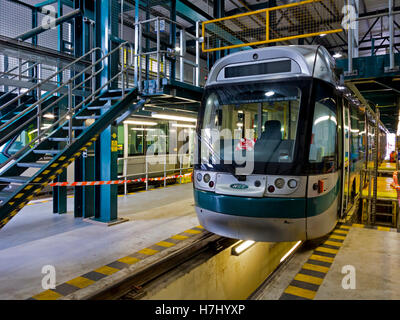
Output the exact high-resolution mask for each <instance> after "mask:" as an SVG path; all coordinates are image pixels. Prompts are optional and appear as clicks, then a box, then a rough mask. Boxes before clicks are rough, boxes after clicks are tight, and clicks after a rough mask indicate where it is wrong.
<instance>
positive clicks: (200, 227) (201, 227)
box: [195, 226, 204, 229]
mask: <svg viewBox="0 0 400 320" xmlns="http://www.w3.org/2000/svg"><path fill="white" fill-rule="evenodd" d="M195 228H199V229H204V227H203V226H196V227H195Z"/></svg>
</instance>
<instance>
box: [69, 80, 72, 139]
mask: <svg viewBox="0 0 400 320" xmlns="http://www.w3.org/2000/svg"><path fill="white" fill-rule="evenodd" d="M68 116H69V122H68V144H71V143H72V81H71V80H70V81H69V84H68Z"/></svg>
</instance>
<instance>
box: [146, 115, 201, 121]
mask: <svg viewBox="0 0 400 320" xmlns="http://www.w3.org/2000/svg"><path fill="white" fill-rule="evenodd" d="M151 116H152V118H157V119H164V120H175V121H188V122H197V119H196V118H189V117H181V116H172V115H169V114H161V113H152V114H151Z"/></svg>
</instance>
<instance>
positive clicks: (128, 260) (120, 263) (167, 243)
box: [29, 226, 205, 300]
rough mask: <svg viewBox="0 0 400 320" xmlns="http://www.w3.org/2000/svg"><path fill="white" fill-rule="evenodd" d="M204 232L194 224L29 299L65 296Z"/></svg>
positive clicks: (52, 298) (54, 298) (53, 298)
mask: <svg viewBox="0 0 400 320" xmlns="http://www.w3.org/2000/svg"><path fill="white" fill-rule="evenodd" d="M202 232H205V229H204V228H203V227H202V226H196V227H194V228H191V229H188V230H185V231H184V232H181V233H179V234H176V235H173V236H171V237H169V238H167V239H165V240H162V241H159V242H157V243H155V244H153V245H152V246H149V247H147V248H143V249H141V250H139V251H137V252H135V253H133V254H130V255H128V256H125V257H122V258H120V259H118V260H115V261H113V262H111V263H109V264H107V265H105V266H102V267H100V268H97V269H95V270H93V271H90V272H88V273H85V274H83V275H81V276H79V277H76V278H74V279H71V280H69V281H67V282H64V283H62V284H59V285H58V286H56V288H55V289H49V290H45V291H43V292H40V293H38V294H36V295H34V296H33V297H31V298H29V300H57V299H60V298H62V297H65V296H67V295H69V294H71V293H74V292H76V291H78V290H79V289H83V288H86V287H88V286H90V285H92V284H94V283H95V282H96V281H99V280H100V279H103V278H105V277H107V276H110V275H112V274H114V273H116V272H118V271H120V270H122V269H125V268H127V267H129V266H130V265H133V264H135V263H137V262H139V261H141V260H144V259H146V258H148V257H151V256H153V255H155V254H157V253H159V252H161V251H163V250H165V249H168V248H171V247H173V246H175V245H176V244H178V243H179V242H181V241H183V240H186V239H189V238H190V237H193V236H195V235H197V234H200V233H202Z"/></svg>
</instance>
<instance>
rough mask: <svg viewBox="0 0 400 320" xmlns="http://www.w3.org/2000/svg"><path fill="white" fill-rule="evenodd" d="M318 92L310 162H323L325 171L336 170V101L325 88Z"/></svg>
mask: <svg viewBox="0 0 400 320" xmlns="http://www.w3.org/2000/svg"><path fill="white" fill-rule="evenodd" d="M318 91H319V92H317V96H316V103H315V109H314V119H313V127H312V136H311V146H310V154H309V161H310V163H315V164H317V163H322V164H323V168H324V169H325V171H327V172H330V171H332V170H334V166H335V163H336V127H337V118H336V102H335V100H334V99H333V98H332V97H329V96H328V97H327V96H326V92H324V91H325V90H322V88H320V89H319V90H318Z"/></svg>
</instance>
